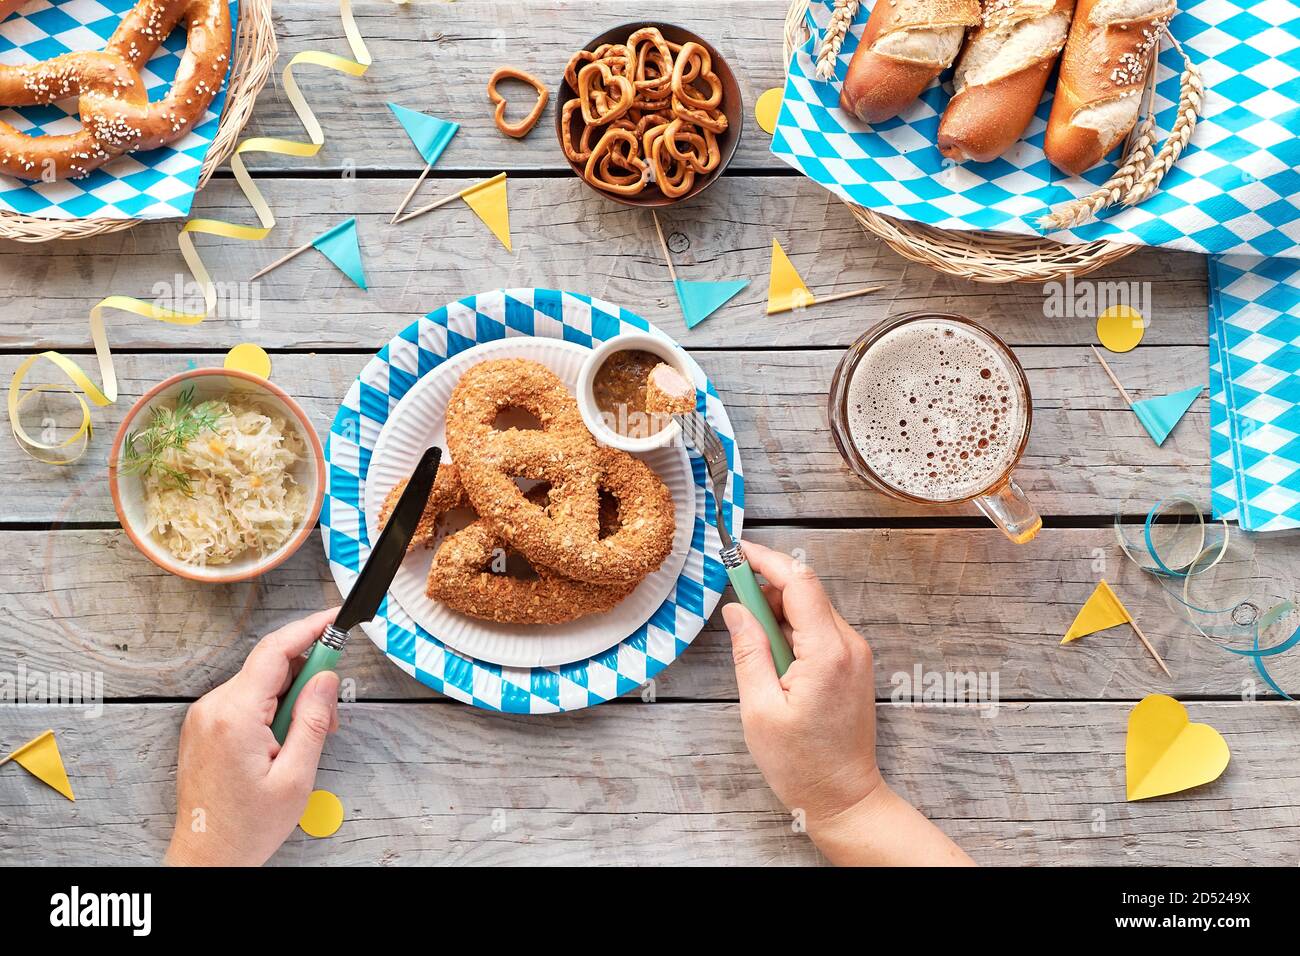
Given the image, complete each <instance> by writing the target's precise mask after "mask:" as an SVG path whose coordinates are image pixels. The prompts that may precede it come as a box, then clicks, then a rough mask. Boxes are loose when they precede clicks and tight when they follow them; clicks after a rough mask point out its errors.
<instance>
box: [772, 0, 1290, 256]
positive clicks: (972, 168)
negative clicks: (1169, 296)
mask: <svg viewBox="0 0 1300 956" xmlns="http://www.w3.org/2000/svg"><path fill="white" fill-rule="evenodd" d="M832 7H833V0H812V3H811V6H810V7H809V13H808V20H809V23H810V27H811V29H812V34H813V36H812V38H811V39H810V40H809V42H808V43H807V44H805V45H804V46H803V47H801V48H799V49H798V50H796V51H795V52H794V55H793V57H792V58H791V61H790V65H789V75H788V79H787V81H786V85H785V99H784V103H783V105H782V107H781V113H780V116H779V117H778V119H777V129H776V133H775V135H774V136H773V137H772V152H773V153H774V154H776V155H777V156H778V157H780V158H781V159H782V160H784V161H785V162H787V163H789V164H790V165H791V166H793V167H794V168H796V169H798V170H800V171H802V172H803V173H805V174H806V175H807V176H809V177H810V178H812V179H813V180H815V181H816V182H818V183H820V184H821V185H822V186H824V187H826V188H827V189H829V190H831V191H832V192H833V193H835V194H836V195H837V196H839V197H840V198H841V199H844V200H846V201H848V202H851V203H856V204H857V205H860V206H865V207H867V208H870V209H873V210H875V211H876V212H879V213H883V214H885V215H888V216H892V217H894V218H896V219H905V220H913V221H916V222H922V223H927V224H929V225H932V226H939V227H942V228H944V229H966V230H971V229H980V230H997V231H1002V232H1010V233H1020V234H1024V235H1042V234H1044V233H1043V232H1042V230H1041V229H1039V227H1038V225H1037V220H1038V218H1039V217H1040V216H1042V215H1043V214H1045V213H1046V212H1048V211H1049V209H1051V208H1052V207H1054V206H1057V205H1059V204H1060V203H1063V202H1067V201H1069V200H1070V199H1072V198H1074V197H1075V196H1079V195H1083V194H1086V193H1087V192H1089V191H1091V190H1092V189H1093V188H1095V186H1097V185H1099V184H1101V183H1102V182H1104V181H1105V180H1106V178H1107V177H1108V176H1109V175H1110V174H1111V172H1112V171H1113V168H1114V167H1113V166H1112V165H1110V164H1102V165H1100V166H1098V167H1097V168H1095V169H1093V170H1091V171H1090V172H1089V173H1088V174H1087V176H1086V178H1070V177H1066V176H1065V175H1064V174H1063V173H1061V172H1059V171H1058V170H1056V169H1055V168H1053V167H1052V165H1051V164H1050V163H1049V162H1048V161H1047V159H1046V157H1045V156H1044V154H1043V133H1044V131H1045V130H1046V128H1047V117H1048V115H1049V113H1050V112H1051V91H1050V89H1049V91H1048V95H1047V96H1046V97H1045V98H1044V101H1043V103H1042V104H1040V106H1039V109H1038V114H1037V116H1036V117H1035V119H1034V121H1033V123H1032V124H1031V125H1030V127H1029V129H1028V131H1027V133H1026V137H1025V139H1024V140H1023V141H1022V142H1021V143H1019V144H1018V145H1017V146H1016V147H1015V148H1014V149H1012V150H1011V151H1010V152H1009V153H1007V155H1005V156H1003V157H1001V158H999V159H997V160H995V161H993V162H991V163H965V164H962V165H955V164H953V163H951V162H949V161H946V160H945V159H944V158H943V156H942V155H940V153H939V150H938V149H937V148H936V146H935V140H936V138H937V134H938V128H939V117H940V115H941V114H942V112H943V110H944V107H945V106H946V105H947V101H948V97H949V93H950V88H951V84H950V83H949V84H948V89H945V88H944V86H943V85H941V84H940V83H939V82H936V83H934V84H932V85H931V87H930V88H929V89H928V90H926V91H925V93H924V94H923V96H922V97H921V99H920V100H918V101H917V102H916V103H915V104H913V105H912V107H911V108H910V109H909V110H908V111H907V112H906V113H904V114H903V115H902V116H901V117H899V118H896V119H893V120H890V121H889V122H887V123H882V124H879V125H877V126H875V127H869V126H866V125H865V124H862V123H860V122H858V121H857V120H856V119H855V118H853V117H852V116H849V115H848V114H846V113H844V112H842V111H841V110H840V109H839V93H840V82H841V81H842V80H843V78H844V75H845V71H846V70H847V69H848V65H849V61H850V60H851V59H852V57H853V52H854V50H856V49H857V45H858V39H859V37H860V36H861V34H862V29H863V26H864V25H865V23H866V19H867V14H868V12H869V9H870V7H871V3H867V2H864V3H863V4H862V7H861V9H860V10H859V13H858V17H857V20H856V22H855V24H854V26H853V28H852V29H851V30H850V33H849V36H848V37H847V38H846V39H845V42H844V45H843V47H842V48H841V51H840V56H839V59H838V62H837V64H836V76H837V79H836V80H835V82H832V83H827V82H822V81H820V80H818V79H817V78H816V73H815V69H814V62H813V56H814V51H815V50H816V48H817V44H818V40H819V38H820V36H821V34H822V30H823V29H824V28H825V27H826V24H827V23H828V21H829V19H830V12H831V9H832ZM1180 8H1181V11H1180V13H1179V14H1178V16H1177V17H1175V18H1174V20H1173V22H1172V23H1171V25H1170V30H1171V32H1172V33H1173V35H1174V36H1175V37H1176V38H1177V39H1178V40H1179V41H1180V42H1181V43H1182V44H1183V47H1184V48H1185V49H1186V50H1187V53H1188V55H1189V56H1190V57H1191V58H1192V61H1193V62H1194V63H1196V64H1197V65H1198V66H1199V67H1200V69H1201V72H1202V75H1203V78H1204V80H1205V85H1206V90H1207V94H1206V97H1205V109H1204V114H1203V116H1202V119H1201V122H1200V125H1198V126H1197V128H1196V132H1195V134H1194V135H1193V137H1192V141H1191V143H1190V145H1189V146H1188V148H1187V150H1186V152H1184V153H1183V155H1182V157H1181V158H1180V159H1179V161H1178V164H1177V166H1175V168H1174V169H1173V170H1171V171H1170V172H1169V174H1168V175H1167V176H1166V177H1165V179H1164V182H1163V183H1162V185H1161V188H1160V192H1159V193H1157V194H1156V195H1155V196H1153V197H1152V198H1151V199H1149V200H1147V201H1146V202H1144V203H1142V204H1141V205H1140V206H1134V207H1131V208H1127V209H1121V208H1111V209H1109V210H1106V211H1105V212H1103V213H1102V217H1101V220H1100V221H1097V222H1092V223H1089V224H1087V225H1084V226H1081V227H1079V228H1076V229H1073V230H1065V231H1060V232H1055V233H1050V234H1049V235H1050V237H1051V238H1052V239H1057V240H1060V241H1062V242H1087V241H1091V240H1094V239H1108V240H1111V241H1114V242H1118V243H1123V244H1127V245H1147V246H1166V247H1169V248H1174V249H1185V250H1189V251H1192V252H1203V253H1234V254H1250V255H1257V256H1292V257H1296V256H1300V172H1298V171H1297V168H1298V167H1300V136H1297V133H1298V132H1300V2H1296V0H1261V2H1251V0H1200V2H1194V0H1193V2H1184V3H1181V4H1180ZM1181 72H1182V58H1181V57H1180V56H1179V55H1178V52H1177V51H1176V50H1174V49H1172V48H1170V49H1166V50H1165V51H1164V52H1163V53H1162V54H1161V57H1160V64H1159V67H1158V72H1157V74H1156V80H1157V84H1158V85H1157V89H1156V107H1157V110H1158V120H1159V125H1160V128H1161V130H1163V131H1165V133H1166V134H1167V132H1168V130H1169V129H1170V128H1171V126H1172V124H1173V120H1174V117H1175V115H1176V112H1177V103H1178V89H1179V76H1180V74H1181ZM941 79H943V80H945V81H946V80H947V79H948V77H947V76H944V77H942V78H941ZM1049 85H1050V84H1049Z"/></svg>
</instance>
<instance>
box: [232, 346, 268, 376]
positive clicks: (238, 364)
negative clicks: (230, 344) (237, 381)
mask: <svg viewBox="0 0 1300 956" xmlns="http://www.w3.org/2000/svg"><path fill="white" fill-rule="evenodd" d="M225 366H226V368H230V369H235V370H236V371H238V372H247V373H248V374H249V375H256V376H257V377H258V378H270V377H271V356H269V355H267V354H266V350H265V349H263V348H262V347H261V346H260V345H254V344H253V343H252V342H244V343H243V344H241V345H236V346H235V347H234V348H233V349H231V350H230V351H229V352H227V353H226V361H225Z"/></svg>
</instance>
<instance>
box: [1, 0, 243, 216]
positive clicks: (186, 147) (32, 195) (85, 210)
mask: <svg viewBox="0 0 1300 956" xmlns="http://www.w3.org/2000/svg"><path fill="white" fill-rule="evenodd" d="M135 4H136V0H31V2H28V3H26V4H24V5H23V6H22V8H21V9H20V10H19V11H18V12H17V13H14V14H13V15H11V16H10V17H8V18H7V19H6V20H5V21H4V22H3V23H0V63H7V64H15V65H16V64H21V63H32V62H37V61H40V60H48V59H50V58H51V57H55V56H59V55H61V54H63V53H70V52H73V51H76V50H100V49H103V47H104V44H105V43H106V42H107V41H108V38H109V37H110V36H112V34H113V31H114V30H116V29H117V25H118V23H119V22H121V19H122V15H123V14H124V13H125V12H126V11H128V10H130V9H131V8H132V7H134V6H135ZM230 18H231V30H232V32H233V31H235V30H236V29H237V27H236V23H237V21H238V19H239V4H238V0H232V2H231V4H230ZM232 50H233V44H232ZM184 52H185V31H184V29H181V28H178V29H176V30H173V31H172V34H171V36H169V37H168V38H167V39H166V40H165V41H164V42H163V44H162V46H161V47H159V48H158V52H156V53H155V54H154V56H153V58H152V59H151V60H150V61H149V62H148V63H147V64H146V65H145V66H144V68H143V70H142V73H141V75H142V77H143V79H144V83H145V87H146V89H147V90H148V92H149V99H150V100H155V101H156V100H159V99H162V98H163V97H164V96H165V95H166V93H167V90H168V88H169V87H170V86H171V81H172V77H174V76H175V75H176V69H177V67H179V66H180V62H181V55H182V54H183V53H184ZM231 60H232V61H233V60H234V57H233V56H231ZM228 79H229V68H227V80H228ZM226 86H227V84H223V85H222V88H221V91H220V92H219V93H217V95H216V97H215V98H214V99H213V101H212V102H211V104H209V106H208V109H207V112H206V113H204V115H203V117H202V118H201V119H200V120H199V122H198V123H196V124H195V126H194V128H193V129H192V130H190V132H189V133H188V134H187V135H185V136H184V137H182V138H181V139H178V140H177V141H176V142H174V143H172V144H170V145H168V146H164V147H162V148H161V149H155V150H150V151H148V152H143V153H128V154H126V155H124V156H119V157H118V158H117V159H115V160H113V161H112V162H110V163H106V164H105V165H103V166H101V167H100V168H99V169H97V170H95V171H94V172H93V173H91V174H90V175H89V176H86V177H85V178H83V179H67V180H61V181H59V182H53V183H42V182H37V183H31V182H28V181H26V180H20V179H14V178H13V177H11V176H0V210H3V211H7V212H15V213H21V214H22V215H25V216H38V217H40V218H44V219H173V218H177V217H184V216H187V215H188V214H189V211H190V204H191V203H192V202H193V200H194V193H195V190H196V188H197V186H198V181H199V172H200V171H201V169H202V168H203V160H204V157H206V156H207V154H208V148H209V147H210V146H211V145H212V140H213V137H215V136H216V134H217V126H218V125H219V123H220V120H221V110H222V108H223V107H224V105H225V102H226ZM0 120H3V121H4V122H6V123H9V124H10V125H12V126H13V127H14V128H15V129H17V130H19V131H20V132H23V133H28V134H31V135H33V136H36V135H58V134H61V133H73V132H76V131H77V130H78V129H80V128H81V120H80V118H79V117H78V116H77V101H76V99H75V98H73V99H71V100H68V101H66V102H64V103H54V104H50V105H48V106H24V107H21V108H17V109H13V108H4V107H0Z"/></svg>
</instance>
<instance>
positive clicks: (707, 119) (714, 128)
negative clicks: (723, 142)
mask: <svg viewBox="0 0 1300 956" xmlns="http://www.w3.org/2000/svg"><path fill="white" fill-rule="evenodd" d="M673 115H674V116H676V117H677V118H678V119H683V120H686V122H688V123H694V124H695V125H696V126H698V127H700V128H701V129H706V130H708V131H709V132H710V133H721V132H723V131H725V130H726V128H727V114H726V113H724V112H722V111H721V110H711V111H710V110H695V109H691V108H690V107H688V106H687V105H686V104H685V103H683V102H682V101H681V100H680V99H678V98H677V97H676V96H674V97H673Z"/></svg>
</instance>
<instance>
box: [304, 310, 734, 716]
mask: <svg viewBox="0 0 1300 956" xmlns="http://www.w3.org/2000/svg"><path fill="white" fill-rule="evenodd" d="M625 332H649V333H651V334H653V335H659V336H662V337H663V338H665V339H667V336H664V335H663V333H662V332H660V331H659V330H658V329H656V328H655V327H654V326H652V325H650V323H648V322H647V321H646V320H645V319H643V318H641V317H640V316H638V315H635V314H633V313H632V312H629V311H627V310H626V309H621V308H619V307H618V306H615V305H611V304H610V303H608V302H602V301H601V300H600V299H595V298H592V297H590V296H586V295H581V294H578V293H574V292H557V291H554V290H551V289H506V290H497V291H495V292H487V293H483V294H480V295H474V296H469V297H468V298H465V299H461V300H460V301H459V302H453V303H452V304H450V305H448V306H445V307H443V308H441V309H438V310H437V311H436V312H430V313H429V314H428V315H427V316H425V317H424V318H422V319H420V320H419V321H417V322H415V323H414V324H412V325H410V326H408V327H407V328H405V329H403V330H402V331H401V332H399V333H398V334H397V336H396V337H395V338H393V339H392V340H391V341H390V342H389V343H388V344H387V345H385V346H384V347H383V348H382V349H380V351H379V353H378V354H377V355H376V356H375V357H374V358H373V359H371V360H370V362H369V363H368V364H367V365H366V367H365V368H364V369H363V370H362V371H361V374H360V375H359V376H357V380H356V381H355V382H353V383H352V387H351V388H350V389H349V390H348V393H347V395H346V396H345V397H344V399H343V404H342V406H341V407H340V408H339V412H338V415H337V417H336V418H335V419H334V424H333V425H332V426H331V427H330V434H329V439H328V441H327V443H326V446H325V461H326V489H325V504H324V507H323V508H322V510H321V517H320V523H321V532H322V538H323V540H324V545H325V554H326V556H327V557H328V559H329V564H330V570H331V572H332V573H333V575H334V580H335V581H336V582H337V583H338V586H339V590H340V591H341V592H342V593H344V594H347V593H348V591H349V590H350V589H351V588H352V585H353V583H354V582H355V581H356V577H357V573H358V571H359V570H360V568H361V567H362V566H363V565H364V564H365V561H366V558H367V557H368V556H369V554H370V536H369V529H367V528H366V527H365V506H364V501H365V482H366V472H367V470H368V468H369V465H370V453H371V451H372V450H373V449H374V446H375V442H376V440H377V439H378V438H379V432H380V430H381V429H382V428H383V426H384V422H386V421H387V420H388V416H389V414H390V412H392V410H393V409H394V408H395V407H396V406H397V403H398V402H399V401H400V400H401V398H402V396H403V395H405V394H406V393H407V391H409V390H410V388H411V386H413V385H414V384H415V383H416V382H417V381H419V379H420V377H421V376H423V375H425V374H426V373H428V372H429V371H430V370H431V369H434V368H436V367H437V366H438V365H440V364H441V363H442V362H444V361H446V360H447V359H448V358H450V357H451V356H453V355H457V354H459V353H461V352H463V351H465V350H466V349H469V348H473V347H474V346H475V345H478V344H480V343H483V342H491V341H495V340H497V339H503V338H508V337H516V336H528V335H536V336H546V337H550V338H556V339H562V340H563V341H566V342H576V343H578V344H581V345H584V346H587V347H588V348H591V347H593V346H595V345H599V344H600V343H601V342H603V341H605V340H606V339H609V338H612V337H614V336H616V335H621V334H623V333H625ZM669 341H671V340H669ZM702 411H703V412H704V414H705V415H706V416H707V418H708V420H709V423H710V424H711V425H713V427H714V429H715V430H716V431H717V432H718V436H719V438H721V439H722V444H723V446H724V447H725V448H726V451H727V459H728V463H729V465H730V467H731V481H730V482H729V484H728V491H727V493H726V494H725V495H724V501H723V502H722V509H723V514H724V516H725V517H726V519H727V523H728V526H729V527H730V528H732V529H734V530H735V532H736V534H737V535H739V531H740V528H741V525H742V521H743V517H744V510H743V509H744V478H743V477H742V474H741V468H740V458H739V456H738V453H737V450H736V445H735V433H734V432H733V430H732V428H731V422H730V421H729V419H728V418H727V412H726V409H724V408H723V406H722V402H721V401H720V400H719V399H718V394H717V391H716V390H715V389H714V387H713V383H712V382H709V383H708V386H707V389H706V392H705V406H704V408H703V409H702ZM691 467H692V470H693V472H694V478H695V484H696V487H697V488H698V489H699V494H697V496H696V502H697V504H696V513H695V516H694V521H695V527H694V531H693V533H692V535H691V552H690V554H689V555H688V556H687V559H686V564H685V566H684V567H683V568H682V573H681V576H680V577H679V578H678V580H677V583H676V585H675V587H674V589H673V592H672V593H671V594H670V595H669V596H668V598H667V599H666V600H665V601H664V603H663V604H662V605H661V606H660V607H659V608H658V609H657V610H656V611H655V612H654V614H653V615H651V617H650V619H649V620H648V621H647V622H646V623H644V624H642V625H641V626H640V627H639V628H637V630H636V631H635V632H634V633H632V634H629V635H628V636H627V637H625V638H624V639H623V640H622V641H620V642H619V643H617V644H615V645H614V646H613V647H611V648H610V649H609V650H608V651H605V652H604V653H602V654H598V655H596V656H595V657H592V658H590V659H588V660H584V661H578V662H576V663H573V664H565V665H562V666H559V667H537V668H526V667H525V668H519V667H502V666H500V665H498V664H490V663H486V662H484V661H478V660H473V659H471V658H467V657H463V656H461V655H459V654H457V653H456V652H455V651H454V650H452V649H451V648H449V647H447V646H446V645H444V644H443V643H442V642H441V641H439V640H438V638H437V636H436V635H433V634H430V633H429V632H428V631H426V630H424V629H423V628H421V627H420V626H419V625H418V624H417V623H416V622H415V621H414V620H412V619H411V617H410V615H408V614H407V613H406V612H405V611H404V610H403V609H402V608H401V606H400V605H399V604H398V603H397V602H396V601H394V600H392V599H391V597H390V598H389V599H388V600H386V601H385V603H384V605H383V607H381V609H380V613H379V617H378V618H376V619H375V620H374V621H371V622H370V623H368V624H364V625H362V626H363V628H364V629H365V631H366V633H367V634H368V635H369V636H370V639H371V640H372V641H374V642H375V644H376V645H377V646H378V647H379V649H380V650H382V651H383V652H384V653H385V654H387V655H388V657H389V659H391V660H392V661H393V662H394V663H395V664H397V666H398V667H400V668H402V670H404V671H406V672H407V673H408V674H411V675H412V676H414V677H415V678H416V679H418V680H419V681H421V682H422V683H424V684H427V685H428V686H429V687H432V688H433V689H434V690H437V691H439V692H441V693H443V694H446V695H448V696H449V697H453V698H455V699H457V700H460V701H464V702H466V703H470V704H473V705H475V706H476V707H483V708H486V709H489V710H500V711H507V712H510V713H516V714H548V713H555V712H556V711H565V710H577V709H579V708H581V707H588V706H590V705H592V704H598V703H601V702H602V701H606V700H611V699H613V698H615V697H618V696H619V695H621V694H625V693H627V692H628V691H630V690H635V689H636V688H638V687H640V686H641V685H643V684H644V683H645V682H646V681H647V680H649V679H650V678H652V677H654V676H655V674H657V673H659V671H661V670H663V668H664V667H666V666H667V665H668V664H669V663H670V662H672V661H673V660H675V659H676V658H677V657H678V656H679V655H680V654H681V653H682V652H683V651H684V650H686V648H687V647H688V646H689V645H690V643H691V641H693V640H694V639H695V636H696V635H697V634H699V632H700V630H701V629H702V628H703V627H704V622H705V621H706V620H708V617H709V615H710V614H711V613H713V609H714V608H715V607H716V606H717V604H718V600H719V598H721V597H722V592H723V590H724V589H725V588H726V586H727V574H726V571H725V570H724V569H723V567H722V564H721V563H720V562H719V561H718V558H717V554H718V549H719V547H720V542H719V540H718V531H717V505H716V502H715V501H714V498H713V495H712V493H711V492H709V491H708V489H707V487H706V482H705V470H704V461H703V459H701V458H700V457H699V456H698V455H697V454H696V453H695V452H694V450H693V449H692V450H691ZM679 520H680V518H679Z"/></svg>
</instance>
